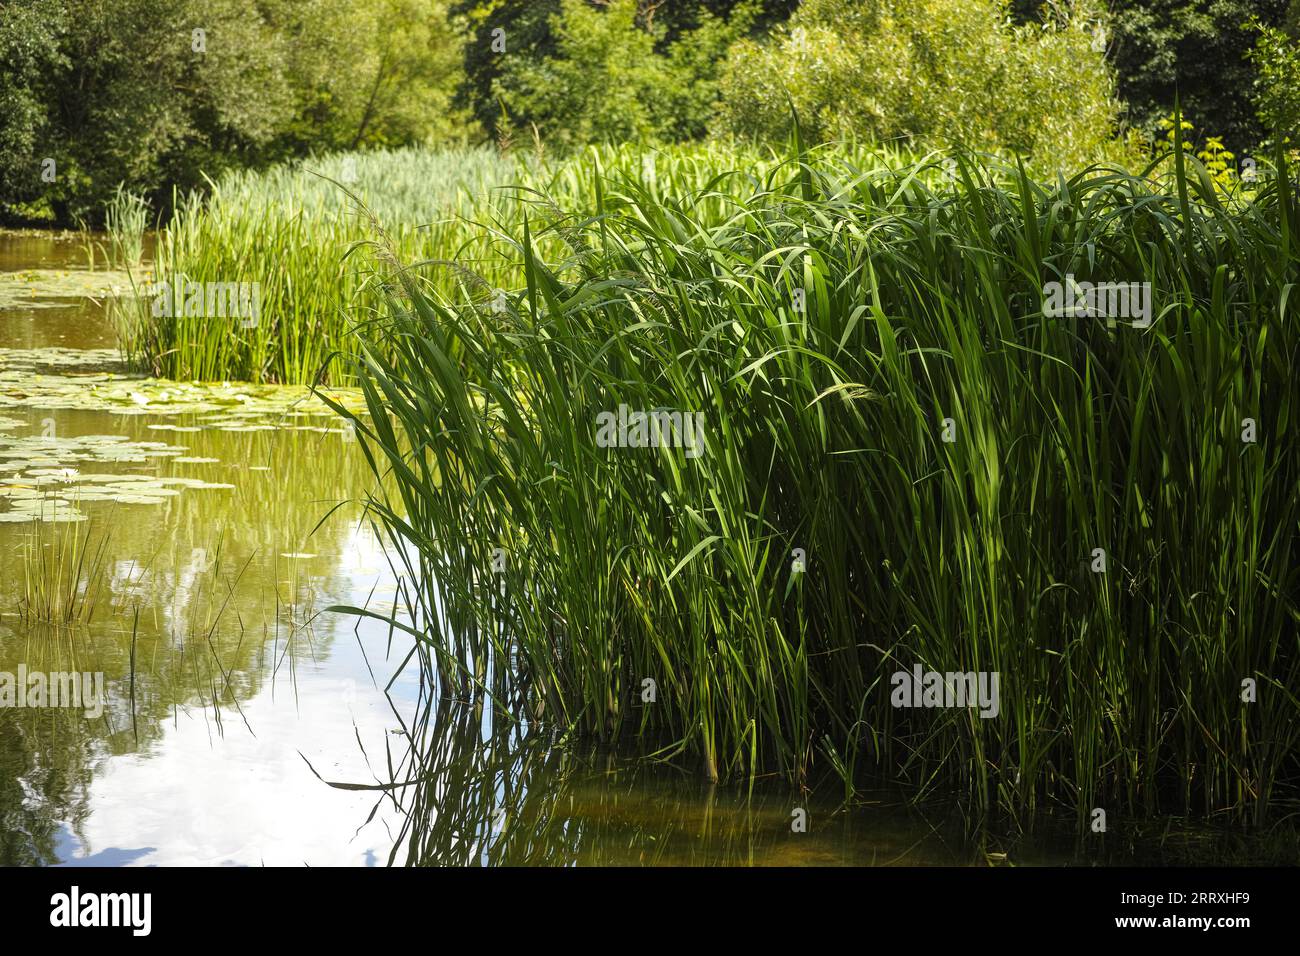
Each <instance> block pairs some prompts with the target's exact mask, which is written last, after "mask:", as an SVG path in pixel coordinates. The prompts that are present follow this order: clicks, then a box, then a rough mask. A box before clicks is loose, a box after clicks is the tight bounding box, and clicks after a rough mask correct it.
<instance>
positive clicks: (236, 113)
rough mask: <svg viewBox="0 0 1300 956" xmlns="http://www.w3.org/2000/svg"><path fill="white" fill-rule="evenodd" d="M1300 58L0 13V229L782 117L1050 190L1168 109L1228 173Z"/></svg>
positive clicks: (1085, 37)
mask: <svg viewBox="0 0 1300 956" xmlns="http://www.w3.org/2000/svg"><path fill="white" fill-rule="evenodd" d="M195 31H202V33H201V34H197V33H195ZM1298 33H1300V0H1110V2H1109V3H1105V2H1103V0H803V2H802V3H801V2H799V0H202V2H200V0H0V216H3V217H4V218H6V219H9V220H15V219H18V220H29V221H57V222H62V223H70V222H74V221H76V220H78V219H85V220H90V221H93V220H94V219H95V218H96V217H97V216H98V211H99V210H100V209H101V208H102V206H103V203H104V202H105V200H106V199H107V197H109V196H110V195H111V194H112V193H113V191H114V190H115V189H116V187H117V185H118V184H119V183H124V184H126V186H127V187H128V188H130V189H132V190H135V191H137V192H142V193H146V194H148V195H149V196H150V198H151V199H152V201H153V203H154V205H155V207H156V208H159V209H165V208H166V207H167V205H168V202H169V199H170V194H171V190H172V189H173V188H174V187H176V188H179V189H181V190H188V189H191V188H196V187H198V188H201V187H202V185H203V183H204V177H205V176H215V175H217V174H219V173H220V172H221V171H222V170H223V169H224V168H226V167H229V166H259V165H265V164H268V163H272V162H277V161H283V160H286V159H292V158H295V157H302V156H306V155H308V154H310V153H312V152H325V151H336V150H344V149H367V148H375V147H383V146H395V145H408V144H445V143H449V142H461V141H479V140H492V141H496V142H500V143H502V144H503V145H509V144H520V145H522V144H525V143H529V144H531V143H533V142H540V143H541V144H542V145H543V147H544V148H546V149H550V150H555V151H564V150H567V149H570V148H574V147H577V146H581V145H582V144H585V143H588V142H597V141H610V140H615V141H628V140H633V141H644V142H671V141H681V140H689V139H699V138H703V137H706V136H710V135H724V136H741V137H748V138H756V139H760V140H761V139H765V138H774V137H780V136H784V135H785V133H786V132H787V129H788V124H789V116H790V104H791V103H793V104H794V105H795V107H796V108H797V109H798V112H799V115H800V118H801V122H802V123H804V124H805V125H806V127H807V134H808V135H809V136H810V137H811V138H832V137H854V138H860V139H868V140H875V141H894V142H903V143H914V144H943V143H947V142H952V141H956V140H961V141H965V142H969V143H971V144H973V145H979V146H990V147H1002V148H1009V149H1015V150H1018V151H1024V152H1027V153H1038V154H1042V155H1047V156H1049V157H1052V158H1055V159H1058V160H1059V161H1060V162H1061V163H1066V164H1068V163H1074V162H1078V161H1082V160H1083V159H1084V158H1086V157H1089V156H1094V155H1096V154H1097V151H1098V149H1099V147H1100V146H1101V145H1102V144H1103V143H1104V142H1105V141H1106V140H1107V139H1109V138H1112V137H1113V136H1114V134H1115V132H1116V130H1117V128H1119V126H1120V124H1126V125H1128V126H1129V127H1132V128H1136V129H1138V130H1142V131H1147V132H1151V131H1154V130H1155V129H1156V127H1157V124H1158V122H1159V121H1160V120H1161V119H1162V118H1163V117H1167V116H1168V114H1169V112H1170V111H1171V109H1172V107H1173V103H1174V99H1175V95H1176V94H1177V96H1178V97H1179V98H1180V100H1181V102H1182V105H1183V108H1184V111H1185V113H1186V115H1187V117H1188V119H1190V120H1191V121H1192V122H1193V123H1194V124H1195V125H1196V127H1197V128H1198V129H1200V130H1202V131H1204V132H1206V133H1212V134H1215V135H1218V136H1220V137H1222V138H1223V139H1224V141H1225V142H1226V143H1227V144H1228V145H1229V146H1230V147H1232V148H1234V149H1237V150H1238V151H1241V150H1246V149H1252V148H1254V147H1256V146H1257V145H1258V144H1259V143H1260V142H1261V141H1264V140H1267V139H1268V138H1269V137H1270V135H1271V133H1272V131H1273V130H1274V129H1275V128H1278V127H1280V128H1281V129H1282V131H1283V133H1284V135H1294V134H1295V133H1296V132H1297V130H1298V129H1300V53H1298V52H1297V50H1298V49H1300V45H1298V44H1297V40H1296V38H1297V35H1298ZM48 160H53V164H54V171H55V172H54V177H53V182H49V181H47V179H48V178H49V177H48V176H46V177H45V178H42V175H41V174H42V172H43V170H45V169H46V168H47V165H48V164H47V161H48Z"/></svg>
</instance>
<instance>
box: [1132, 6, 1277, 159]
mask: <svg viewBox="0 0 1300 956" xmlns="http://www.w3.org/2000/svg"><path fill="white" fill-rule="evenodd" d="M1291 3H1292V0H1113V2H1112V8H1113V17H1114V39H1113V43H1112V45H1111V49H1110V56H1111V57H1112V58H1113V61H1114V63H1115V66H1116V69H1117V71H1118V74H1119V94H1120V98H1121V99H1123V100H1124V101H1125V102H1126V103H1127V104H1128V119H1129V121H1130V122H1131V123H1133V124H1134V125H1135V126H1138V127H1141V128H1144V129H1148V130H1152V129H1154V128H1155V126H1156V124H1157V123H1158V122H1159V120H1160V119H1161V118H1162V117H1165V116H1167V115H1168V114H1169V112H1170V110H1171V109H1172V108H1173V104H1174V99H1175V97H1177V98H1178V100H1179V101H1180V102H1181V104H1182V108H1183V112H1184V114H1185V115H1186V116H1187V117H1188V119H1189V120H1190V121H1191V122H1192V123H1194V124H1195V125H1196V126H1197V128H1199V129H1203V130H1206V131H1207V132H1212V133H1214V134H1216V135H1218V136H1221V137H1222V138H1223V139H1224V141H1225V142H1227V143H1228V145H1229V146H1231V147H1232V148H1233V149H1235V150H1236V151H1238V152H1241V151H1242V150H1243V149H1245V148H1246V147H1248V146H1251V145H1253V144H1255V143H1257V142H1258V141H1259V140H1260V138H1261V137H1263V136H1264V135H1265V133H1266V130H1264V128H1263V127H1262V126H1261V125H1260V123H1259V121H1258V119H1257V117H1256V116H1254V115H1252V113H1251V111H1250V110H1248V109H1243V108H1242V105H1243V103H1244V102H1246V101H1247V99H1248V97H1249V95H1250V91H1251V89H1252V87H1253V85H1254V79H1255V76H1256V67H1255V65H1253V64H1252V63H1251V62H1250V60H1249V59H1248V56H1249V54H1250V51H1251V50H1252V49H1253V47H1254V45H1255V41H1256V39H1257V36H1258V33H1257V31H1256V29H1255V28H1254V27H1253V26H1252V25H1251V21H1252V18H1253V17H1255V16H1258V18H1259V20H1260V21H1261V22H1262V23H1263V24H1264V25H1265V26H1269V27H1276V26H1279V25H1281V24H1282V23H1283V22H1284V19H1285V17H1286V14H1287V8H1288V6H1290V5H1291Z"/></svg>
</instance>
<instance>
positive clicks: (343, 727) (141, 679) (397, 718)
mask: <svg viewBox="0 0 1300 956" xmlns="http://www.w3.org/2000/svg"><path fill="white" fill-rule="evenodd" d="M88 259H89V256H88V255H87V252H86V250H85V247H84V246H83V245H81V244H80V243H79V242H78V241H77V240H75V239H72V238H57V237H53V236H48V235H29V236H16V235H12V234H3V233H0V674H2V673H9V674H15V675H16V674H18V673H19V671H20V668H21V669H25V670H26V671H27V672H28V673H30V672H35V671H40V672H87V673H102V674H103V679H104V683H103V686H102V694H101V695H100V696H99V699H97V700H96V701H94V702H92V704H91V705H90V706H89V709H90V710H92V711H99V710H100V709H101V708H102V712H97V713H94V714H93V715H92V716H87V707H86V706H83V707H81V708H79V709H74V708H53V707H48V706H29V707H19V706H0V864H8V865H13V864H25V865H33V864H34V865H53V864H66V865H79V864H80V865H126V864H142V865H150V864H162V865H166V864H204V865H209V864H210V865H229V864H249V865H257V864H263V863H265V864H268V865H299V864H304V863H306V864H311V865H314V866H320V865H331V864H338V865H349V864H360V865H377V864H384V863H387V862H396V863H426V864H427V863H434V864H470V865H473V864H556V865H570V864H634V865H635V864H663V863H688V864H720V863H729V864H782V865H810V864H811V865H827V864H865V865H889V864H952V863H1000V862H1005V861H1008V860H1009V861H1012V862H1024V863H1047V862H1063V861H1072V860H1080V861H1084V860H1089V861H1092V860H1113V861H1125V862H1127V861H1132V860H1134V859H1143V860H1149V861H1152V862H1163V861H1167V860H1173V861H1183V860H1185V859H1187V858H1189V857H1191V858H1195V856H1196V855H1197V853H1203V854H1208V855H1209V856H1210V857H1211V858H1216V857H1220V856H1221V855H1222V853H1224V852H1230V851H1225V850H1224V849H1223V846H1224V843H1223V841H1224V840H1227V841H1228V842H1229V843H1231V840H1232V837H1231V835H1227V836H1224V835H1221V834H1219V835H1215V834H1208V833H1205V832H1202V831H1196V830H1185V829H1179V830H1178V831H1177V834H1178V835H1177V836H1175V837H1170V835H1169V833H1167V832H1166V833H1160V832H1156V833H1154V834H1150V835H1147V836H1143V837H1142V840H1141V841H1140V842H1134V840H1132V839H1125V838H1121V837H1119V836H1115V837H1113V838H1109V842H1108V843H1098V844H1096V845H1094V846H1091V847H1088V848H1087V849H1086V850H1085V849H1084V848H1081V847H1080V846H1078V845H1076V844H1075V843H1074V842H1073V840H1072V838H1064V839H1063V838H1060V837H1055V838H1050V839H1047V838H1042V837H1028V836H1025V835H1019V836H1017V837H1015V838H1014V839H1013V838H1004V839H995V838H991V837H990V838H986V839H985V840H984V841H983V842H981V843H979V844H978V845H973V844H971V843H969V842H967V841H965V840H963V839H962V838H961V837H960V835H959V834H960V833H961V832H962V830H961V828H960V826H958V824H960V822H961V821H960V820H959V819H954V816H955V815H954V814H953V813H952V812H951V810H945V811H944V812H943V813H942V814H940V815H939V816H936V817H934V818H931V817H929V816H928V815H927V814H925V813H923V812H919V811H916V810H907V809H904V808H903V807H902V805H901V802H900V800H899V799H898V798H897V797H891V796H889V795H881V796H880V797H879V798H877V799H871V798H868V799H866V800H865V801H864V802H863V803H862V804H860V805H858V806H856V807H855V809H853V810H852V811H851V812H845V811H842V810H840V808H839V807H838V806H837V804H836V802H835V800H834V798H833V796H832V795H827V796H823V797H822V798H819V799H813V798H812V797H810V796H807V795H797V794H794V793H792V792H791V791H790V789H789V788H788V786H785V785H781V784H775V783H772V782H760V783H759V784H758V785H757V786H756V787H755V789H754V790H753V792H752V793H749V792H747V791H746V790H744V789H737V788H731V789H720V788H716V787H710V786H708V785H707V784H705V783H704V782H703V781H702V780H701V779H700V776H699V774H698V773H697V772H694V771H693V770H692V769H691V768H678V767H674V766H671V765H658V764H656V765H650V764H645V763H638V762H634V761H627V760H615V759H614V758H612V757H610V756H608V755H605V754H601V753H595V752H589V751H584V750H582V749H581V748H575V747H560V746H552V745H550V742H548V741H545V740H540V739H526V735H525V732H524V730H522V729H521V728H520V726H519V725H517V724H513V723H510V724H507V725H505V726H501V725H500V724H499V723H498V722H494V720H493V717H492V715H491V714H490V713H484V712H482V711H480V710H476V709H472V708H466V707H463V706H457V705H452V704H445V703H444V704H441V705H436V704H435V703H433V702H431V701H430V700H429V699H428V697H427V696H426V695H425V694H423V693H422V688H423V684H422V683H421V679H420V675H421V666H420V663H421V662H420V661H419V660H418V658H416V657H413V656H412V653H413V652H412V648H411V646H410V644H409V643H408V642H407V641H406V640H404V639H402V638H401V637H400V636H394V635H392V634H390V633H389V631H388V629H387V628H385V627H383V626H382V625H380V624H378V623H376V622H374V621H368V620H362V621H358V620H356V619H354V618H351V617H347V616H343V615H339V614H334V613H322V612H323V609H324V608H325V607H327V606H328V605H331V604H336V603H337V604H349V605H364V604H367V603H370V604H372V605H379V606H380V607H383V606H384V602H386V601H387V602H392V601H393V599H394V597H395V594H396V588H397V584H398V582H396V581H395V580H394V578H393V576H392V573H391V571H390V569H389V567H388V563H387V561H386V559H385V557H384V554H383V551H382V548H381V547H380V545H379V542H378V541H377V540H376V537H375V535H374V534H373V532H372V531H371V530H370V529H369V528H368V527H367V526H366V525H364V524H363V523H362V522H361V520H360V519H361V511H360V508H359V507H358V506H357V505H356V504H355V503H354V502H355V499H357V498H359V497H360V496H361V495H363V493H364V492H365V490H366V488H367V485H368V482H369V481H370V478H369V473H368V472H367V470H366V469H365V466H364V462H363V461H362V459H361V456H360V455H359V453H358V449H357V447H356V443H355V442H354V441H351V440H349V439H350V435H349V433H348V432H346V431H344V430H343V429H341V428H339V427H338V426H337V424H336V423H335V421H334V420H333V419H331V417H330V416H329V415H328V414H326V413H325V410H324V408H323V406H321V405H320V403H319V402H317V401H316V400H315V399H313V398H312V397H310V396H309V395H308V394H307V393H306V392H305V391H304V390H302V389H292V388H256V387H251V386H241V385H238V384H231V385H224V384H215V385H210V386H189V385H177V384H176V383H166V382H151V381H146V380H143V379H140V378H138V377H137V376H134V375H132V374H131V373H130V372H129V371H128V370H127V369H125V368H124V367H123V366H122V365H121V364H120V362H119V361H118V358H117V356H116V353H115V352H114V351H112V350H111V349H112V346H113V344H114V336H113V333H112V330H111V328H110V327H109V325H108V323H107V321H106V319H105V316H104V308H103V304H102V296H103V295H105V294H107V293H108V291H109V290H111V289H112V288H113V287H114V286H118V287H120V286H121V284H122V282H123V281H124V277H123V276H119V275H116V274H112V273H103V272H96V273H91V272H88V271H87V270H86V265H87V262H88ZM100 265H101V267H102V263H100ZM340 503H342V504H341V506H340V507H338V508H337V509H336V510H332V509H335V506H336V505H340ZM0 703H2V702H0ZM81 703H82V704H83V705H86V704H87V702H86V701H84V700H83V701H81ZM327 781H328V782H329V784H342V785H343V786H331V785H328V784H327ZM799 810H802V811H806V813H807V832H794V831H793V830H792V814H794V813H795V811H799ZM1207 847H1208V848H1209V849H1206V848H1207Z"/></svg>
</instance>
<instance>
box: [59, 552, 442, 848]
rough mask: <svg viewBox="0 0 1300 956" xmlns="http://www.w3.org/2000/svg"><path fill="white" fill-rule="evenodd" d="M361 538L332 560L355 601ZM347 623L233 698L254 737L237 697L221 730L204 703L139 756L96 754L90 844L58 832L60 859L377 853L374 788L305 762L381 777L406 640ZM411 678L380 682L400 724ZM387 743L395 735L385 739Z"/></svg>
mask: <svg viewBox="0 0 1300 956" xmlns="http://www.w3.org/2000/svg"><path fill="white" fill-rule="evenodd" d="M367 539H368V541H369V545H371V546H372V545H373V543H374V542H373V537H371V536H370V535H369V534H368V533H364V534H354V535H353V536H352V538H351V539H350V540H351V543H352V544H353V545H354V547H349V548H348V549H347V552H346V553H345V556H344V557H343V558H342V559H341V562H340V563H341V564H342V565H344V566H345V567H348V566H350V567H351V568H352V569H353V572H354V573H353V575H350V576H349V580H350V583H351V585H352V590H353V595H354V597H355V599H356V600H357V602H358V603H360V602H362V601H364V599H365V596H366V594H367V593H368V592H369V590H370V588H371V586H372V585H373V584H374V582H375V579H376V574H375V573H374V569H375V565H376V563H382V561H383V559H382V557H379V556H378V555H377V554H368V553H367V552H366V548H367ZM366 571H369V572H370V573H368V574H367V573H362V572H366ZM353 627H354V621H353V619H351V618H348V617H345V616H342V615H328V616H322V617H321V618H319V619H318V620H317V622H316V632H317V637H318V638H319V637H322V636H324V635H325V634H326V633H327V632H332V634H333V640H332V641H330V642H329V646H330V650H329V653H328V656H325V657H323V658H320V659H317V660H315V661H313V660H311V659H310V656H307V657H306V658H300V659H299V660H298V661H297V664H296V669H295V673H294V675H293V676H292V677H291V676H290V675H289V672H288V669H287V668H282V669H281V670H280V672H279V674H278V676H277V677H276V678H275V680H274V682H273V683H272V682H271V681H268V682H267V683H266V684H265V685H264V686H263V687H262V688H261V689H260V690H259V691H258V693H257V694H256V695H255V696H253V697H252V698H251V699H249V700H244V701H241V702H240V710H241V711H242V713H243V717H244V718H245V719H246V720H247V721H248V725H249V727H251V731H252V732H251V733H250V731H249V727H245V726H244V721H243V720H241V719H240V716H239V713H238V712H236V711H235V710H234V708H232V707H229V706H227V707H223V709H222V724H223V726H222V728H221V731H220V732H219V731H218V728H217V726H216V724H215V721H214V720H213V717H212V714H211V712H210V711H209V710H207V709H204V708H188V709H185V710H181V711H179V713H178V716H177V717H176V719H175V720H174V722H171V723H168V724H166V725H165V726H164V727H163V733H162V737H161V739H160V740H158V741H156V742H155V743H154V744H153V745H152V746H151V747H150V748H149V750H148V752H147V753H138V754H126V755H122V756H117V757H113V758H112V759H110V760H108V761H105V762H104V763H103V764H102V766H101V769H100V772H99V773H97V774H96V776H95V778H94V779H93V781H92V783H91V786H90V794H89V805H90V808H91V813H90V815H89V817H88V819H87V820H86V822H85V823H84V825H83V826H82V827H81V830H82V832H83V834H84V836H85V844H84V845H82V844H81V843H80V842H79V841H77V840H76V839H75V838H74V837H73V836H72V835H71V834H69V833H67V832H66V830H65V831H64V833H63V834H62V835H61V840H60V858H61V860H63V861H64V863H65V864H67V865H78V864H82V865H102V866H116V865H146V866H147V865H162V866H172V865H176V866H223V865H249V866H259V865H262V864H265V865H267V866H299V865H303V864H308V865H311V866H357V865H374V864H375V863H377V862H379V861H381V860H386V859H387V857H388V854H389V851H390V848H391V846H392V840H391V837H390V836H389V829H388V827H389V824H390V820H389V817H388V815H387V814H386V812H385V807H384V806H381V807H380V810H379V812H378V813H376V815H375V818H374V819H373V820H371V821H370V822H369V823H366V822H365V821H366V819H367V816H368V815H369V812H370V809H371V808H372V807H373V806H374V804H375V803H376V802H377V794H376V793H375V792H373V791H346V790H338V789H334V788H332V787H327V786H325V785H324V784H322V783H321V782H320V781H319V780H318V779H317V778H316V776H315V775H314V774H313V773H312V771H311V769H310V768H309V767H308V766H307V761H310V762H311V765H312V767H314V768H315V770H316V772H317V773H319V774H320V775H321V777H323V778H325V779H326V780H330V781H342V782H348V783H357V782H371V781H373V780H374V779H375V774H376V773H378V774H380V775H382V774H383V772H384V768H385V766H386V758H385V747H386V746H387V741H388V738H389V737H390V736H392V735H391V734H390V731H391V730H394V729H397V728H398V727H399V724H398V721H397V719H396V718H395V716H394V715H393V712H392V705H390V703H389V698H388V697H385V695H384V692H383V688H384V685H385V684H386V683H387V681H388V679H389V678H390V677H391V676H392V673H393V670H394V668H395V667H396V665H397V664H399V663H400V662H401V660H402V659H403V657H404V656H405V654H406V652H407V650H408V648H409V645H408V644H407V643H406V642H403V641H400V640H397V639H395V640H394V643H393V651H392V656H391V657H388V658H387V659H385V652H386V648H387V640H388V632H387V629H386V628H383V627H381V626H378V625H368V624H364V623H363V624H362V625H361V626H360V627H359V628H358V631H359V634H360V641H358V639H357V637H356V636H354V634H353V633H352V631H353ZM320 643H321V642H320V641H317V646H318V647H319V646H320ZM367 658H368V659H369V660H368V664H367ZM371 669H373V671H374V680H372V678H371V676H370V670H371ZM376 680H377V681H378V684H379V686H378V687H376V686H375V681H376ZM416 686H417V678H416V676H415V675H414V674H409V673H408V674H405V675H404V676H403V677H402V678H400V679H399V680H398V681H396V682H394V684H393V686H392V688H391V689H390V691H389V695H390V697H391V699H392V701H393V704H395V705H396V706H397V707H398V708H399V709H400V710H401V711H402V713H403V716H404V718H405V719H407V720H409V719H410V710H411V709H412V706H411V700H412V697H413V695H414V693H415V688H416ZM357 738H360V741H361V744H362V745H363V746H364V747H365V755H369V758H370V761H371V763H372V765H373V772H372V770H371V769H370V768H369V767H368V766H367V763H366V756H365V755H363V753H362V751H361V747H360V746H358V745H357ZM393 746H394V747H395V748H401V747H403V746H404V742H403V740H402V739H401V738H397V737H394V738H393ZM304 758H306V760H304ZM358 827H360V829H358Z"/></svg>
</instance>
